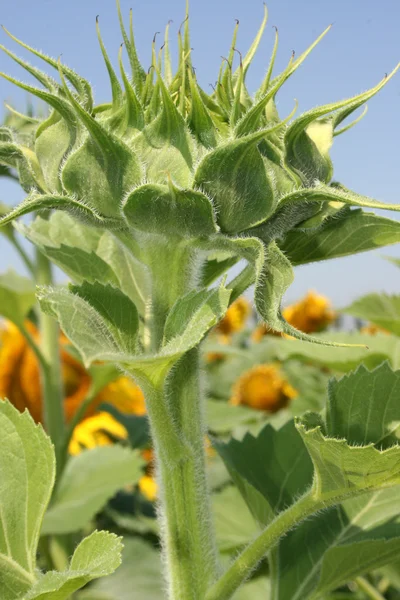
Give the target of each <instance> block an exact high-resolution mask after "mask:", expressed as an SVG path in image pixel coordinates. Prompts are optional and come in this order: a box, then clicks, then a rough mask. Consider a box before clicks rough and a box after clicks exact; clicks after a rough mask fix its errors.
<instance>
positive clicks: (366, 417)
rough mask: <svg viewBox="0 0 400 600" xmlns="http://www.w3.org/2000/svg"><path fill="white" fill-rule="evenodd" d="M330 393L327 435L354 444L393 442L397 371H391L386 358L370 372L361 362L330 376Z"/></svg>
mask: <svg viewBox="0 0 400 600" xmlns="http://www.w3.org/2000/svg"><path fill="white" fill-rule="evenodd" d="M355 382H356V383H355ZM329 396H330V402H329V404H328V408H327V413H326V425H327V434H328V435H332V436H334V437H335V438H343V439H346V440H347V441H348V442H349V443H350V444H353V445H356V444H363V445H366V444H379V446H380V447H381V448H389V447H390V446H392V445H393V444H395V443H396V441H397V439H398V436H397V435H396V430H397V428H398V424H399V422H400V404H399V402H398V399H399V397H400V371H392V369H391V368H390V366H389V363H388V362H384V363H383V364H382V365H381V366H380V367H378V368H377V369H375V370H374V371H372V372H371V371H368V370H367V369H366V368H365V367H364V366H363V365H361V366H360V367H359V368H358V369H357V371H356V372H355V373H354V374H351V375H346V376H345V377H343V378H342V379H340V380H339V381H336V380H331V382H330V385H329ZM366 398H367V401H366Z"/></svg>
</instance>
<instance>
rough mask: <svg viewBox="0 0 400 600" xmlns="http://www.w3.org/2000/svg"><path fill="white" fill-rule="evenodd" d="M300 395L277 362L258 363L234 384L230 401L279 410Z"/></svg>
mask: <svg viewBox="0 0 400 600" xmlns="http://www.w3.org/2000/svg"><path fill="white" fill-rule="evenodd" d="M297 395H298V393H297V390H295V389H294V388H293V387H292V386H291V385H290V383H289V382H288V381H287V379H286V378H285V376H284V375H283V374H282V371H281V369H280V367H279V364H277V363H269V364H264V365H257V366H255V367H253V368H251V369H249V370H248V371H246V372H245V373H243V375H241V377H239V379H238V380H237V382H236V383H235V385H234V386H233V392H232V397H231V399H230V403H231V404H234V405H239V404H244V405H246V406H250V407H251V408H255V409H258V410H265V411H267V412H271V413H274V412H277V411H278V410H281V409H282V408H285V407H286V406H287V405H288V404H289V402H290V401H291V400H292V399H293V398H295V397H296V396H297Z"/></svg>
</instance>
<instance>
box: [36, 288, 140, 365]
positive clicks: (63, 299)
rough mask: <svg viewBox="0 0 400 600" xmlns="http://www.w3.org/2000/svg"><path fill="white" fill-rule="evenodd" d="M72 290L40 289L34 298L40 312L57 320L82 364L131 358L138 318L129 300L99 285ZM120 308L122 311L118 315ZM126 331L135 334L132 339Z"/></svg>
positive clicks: (120, 293)
mask: <svg viewBox="0 0 400 600" xmlns="http://www.w3.org/2000/svg"><path fill="white" fill-rule="evenodd" d="M71 289H72V291H67V290H66V289H61V288H59V289H56V288H55V289H51V288H39V291H38V294H37V296H38V299H39V302H40V305H41V307H42V310H43V311H44V312H46V313H47V314H49V315H51V316H53V317H54V318H56V319H58V321H59V323H60V325H61V328H62V330H63V331H64V333H65V334H66V335H67V336H68V337H69V338H70V340H71V341H72V343H73V345H74V346H75V347H76V348H77V349H78V351H79V352H80V354H81V355H82V358H83V360H84V363H85V365H86V366H89V365H90V364H91V363H92V362H93V361H95V360H108V361H111V362H118V361H119V360H121V358H123V357H132V354H131V353H132V352H133V351H134V350H135V348H136V333H137V323H138V317H137V312H136V308H135V306H134V304H132V302H131V301H130V300H129V298H128V297H127V296H125V295H124V294H123V293H122V292H121V291H120V290H118V289H117V288H112V287H111V286H110V285H102V284H100V283H95V284H89V283H86V284H83V286H82V287H81V288H78V287H77V286H74V287H72V288H71ZM74 292H75V293H74ZM86 298H88V299H89V301H88V300H86ZM91 302H95V305H94V306H92V304H91ZM97 308H98V309H99V310H100V312H98V310H97ZM121 309H124V310H125V312H120V310H121ZM129 332H130V333H132V334H133V332H136V333H135V336H134V337H131V335H130V333H129Z"/></svg>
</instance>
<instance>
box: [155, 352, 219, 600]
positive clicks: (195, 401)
mask: <svg viewBox="0 0 400 600" xmlns="http://www.w3.org/2000/svg"><path fill="white" fill-rule="evenodd" d="M145 395H146V397H147V403H148V414H149V418H150V423H151V427H152V432H153V438H154V446H155V450H156V457H157V466H158V477H159V481H160V490H161V498H160V502H161V506H160V518H161V523H162V531H163V546H164V548H163V550H164V555H165V560H166V565H167V573H168V577H169V581H168V584H169V592H170V596H169V597H170V598H171V600H204V598H205V595H206V591H207V589H208V588H209V587H210V585H212V583H213V582H214V581H215V580H216V577H217V553H216V550H215V543H214V539H215V537H214V534H213V529H212V519H211V511H210V505H209V493H208V486H207V477H206V465H205V460H206V459H205V449H204V448H205V427H204V419H203V414H202V406H201V394H200V386H199V361H198V350H197V349H196V350H192V351H190V352H189V353H188V354H187V355H185V356H184V357H183V358H182V359H181V361H180V362H179V363H178V365H177V366H176V367H175V369H174V370H173V372H172V373H171V375H170V377H169V378H167V381H166V382H165V385H164V388H163V390H159V391H158V393H155V394H154V393H153V394H152V393H151V392H150V393H149V390H147V394H146V392H145ZM155 403H157V404H158V410H155V407H154V404H155ZM161 403H163V404H164V406H165V405H166V412H167V413H168V419H169V426H168V427H172V429H173V431H175V432H176V436H177V437H176V438H175V440H174V441H173V443H170V441H169V436H168V435H166V427H165V425H166V420H165V417H164V419H160V413H159V407H160V404H161ZM177 440H178V442H177ZM171 441H172V440H171ZM177 444H179V447H180V450H181V451H180V452H179V453H178V454H177V452H176V448H177Z"/></svg>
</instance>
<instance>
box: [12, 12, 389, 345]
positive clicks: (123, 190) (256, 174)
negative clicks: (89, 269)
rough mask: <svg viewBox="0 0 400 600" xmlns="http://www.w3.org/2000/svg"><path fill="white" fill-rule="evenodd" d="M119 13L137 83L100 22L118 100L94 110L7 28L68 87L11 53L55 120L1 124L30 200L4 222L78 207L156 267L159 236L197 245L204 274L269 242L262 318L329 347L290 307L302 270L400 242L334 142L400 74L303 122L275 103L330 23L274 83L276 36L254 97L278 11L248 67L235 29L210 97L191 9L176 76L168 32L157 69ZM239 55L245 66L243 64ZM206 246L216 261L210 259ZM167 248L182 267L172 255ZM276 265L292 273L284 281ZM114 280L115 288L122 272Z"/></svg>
mask: <svg viewBox="0 0 400 600" xmlns="http://www.w3.org/2000/svg"><path fill="white" fill-rule="evenodd" d="M118 11H119V17H120V24H121V30H122V37H123V40H124V45H125V50H126V52H127V55H128V59H129V63H130V67H131V75H130V76H129V75H128V74H127V73H126V71H125V67H124V65H123V57H122V47H121V51H120V53H119V57H118V70H115V69H114V67H113V65H112V62H111V60H110V58H109V56H108V54H107V50H106V48H105V46H104V44H103V41H102V38H101V33H100V26H99V22H97V33H98V37H99V42H100V49H101V53H102V55H103V58H104V61H105V65H106V69H107V73H108V76H109V79H110V87H111V100H110V102H109V103H107V104H102V105H100V106H96V105H95V104H94V101H93V94H92V90H91V88H90V85H89V83H88V82H87V81H86V80H85V79H84V78H83V77H81V76H80V75H78V74H77V73H76V72H75V71H73V70H72V69H70V68H69V67H67V66H65V65H63V64H62V63H61V61H56V60H54V59H52V58H50V57H48V56H47V55H45V54H43V53H42V52H39V51H37V50H35V49H34V48H32V47H30V46H28V45H27V44H25V43H24V42H22V41H20V40H18V39H17V38H16V37H14V36H13V35H12V34H11V33H9V32H8V31H7V30H6V33H7V34H8V35H9V36H10V37H11V38H12V40H13V41H14V42H16V43H17V44H19V45H20V46H22V47H23V48H25V49H27V50H29V51H30V52H31V53H33V54H34V55H35V56H36V57H37V58H39V59H41V60H42V61H43V62H44V63H45V64H46V65H47V66H48V67H52V68H53V69H54V71H55V73H53V75H57V70H58V75H59V78H58V81H57V79H56V78H54V77H51V76H49V75H48V74H46V73H45V72H44V71H42V70H40V69H39V68H37V67H33V66H31V65H30V64H29V63H27V62H25V61H24V60H23V59H21V58H19V57H18V56H17V55H16V54H15V53H14V52H12V51H11V50H9V49H7V48H5V47H3V46H2V49H3V50H4V51H5V52H6V53H7V54H8V56H9V57H10V58H11V59H13V60H15V61H16V62H17V63H18V64H19V65H21V66H22V67H24V68H25V69H26V70H27V71H28V72H29V73H30V74H31V75H33V76H34V78H36V80H37V81H38V83H39V84H40V85H39V86H38V87H36V86H34V85H30V84H29V85H28V84H24V83H21V82H20V81H19V80H15V79H13V78H12V77H9V76H8V75H6V74H2V76H3V77H5V78H6V79H8V80H9V81H13V82H14V83H15V84H16V85H19V86H20V87H22V88H23V89H25V90H27V91H28V92H30V93H31V94H33V95H36V96H37V97H39V98H41V99H42V100H43V101H44V102H46V103H47V104H48V106H49V110H50V112H49V114H48V115H47V116H43V115H42V116H40V117H39V118H36V117H33V116H32V114H29V115H27V116H26V117H25V118H24V116H23V115H20V114H19V113H16V111H14V110H12V112H10V116H9V119H8V122H7V125H8V127H3V128H2V129H1V132H0V140H1V141H0V164H2V165H4V167H3V168H4V169H7V170H8V171H5V172H4V173H5V174H11V175H12V174H13V173H15V172H17V174H18V177H19V179H20V181H21V184H22V185H23V187H24V189H25V190H26V192H27V198H26V200H25V201H24V202H23V203H22V204H21V205H20V206H18V207H16V208H15V209H13V210H12V211H11V212H10V213H9V214H7V215H5V216H3V217H2V219H1V220H0V224H3V225H6V224H7V223H9V222H10V221H12V220H13V219H15V218H17V217H18V216H21V215H23V214H26V213H29V212H32V211H35V212H38V211H47V212H48V210H49V209H54V210H59V211H66V212H69V213H70V215H71V216H72V217H73V219H74V220H80V221H81V222H82V223H84V224H85V225H86V226H87V225H91V226H95V227H97V228H99V229H100V230H108V231H111V232H114V233H115V234H116V235H117V236H119V238H120V239H121V236H123V237H124V240H125V245H127V246H128V247H129V248H130V251H131V252H130V253H131V254H133V255H135V256H134V258H135V259H137V260H138V262H140V263H141V264H142V265H145V266H149V267H150V271H151V268H152V265H151V262H152V261H151V258H150V257H149V253H148V252H147V250H148V249H149V248H150V247H151V246H152V245H153V242H154V240H156V241H157V243H158V241H159V240H160V239H161V240H164V250H162V249H161V250H160V251H161V252H163V251H166V250H165V247H166V246H167V245H168V244H173V245H175V246H181V247H184V248H186V250H187V253H186V254H187V255H188V256H189V254H190V261H191V262H192V263H193V262H194V260H195V257H197V259H196V260H197V264H198V267H199V268H202V269H203V270H204V269H207V263H208V254H210V252H211V248H212V249H213V251H214V252H215V251H218V248H220V249H222V250H223V246H224V244H226V240H227V239H232V241H233V240H235V241H236V240H237V239H238V238H239V239H244V240H245V239H246V238H247V237H249V236H250V237H252V238H256V239H257V240H259V250H258V251H257V252H256V254H255V255H254V254H253V258H252V260H249V262H250V265H251V269H253V276H252V278H250V279H252V281H251V282H253V281H254V280H255V282H256V291H255V297H256V300H257V302H256V304H257V308H258V311H259V313H260V316H261V318H262V319H264V320H266V321H268V322H269V323H270V325H271V326H273V327H274V328H275V329H276V330H278V331H285V332H286V333H289V334H290V335H293V336H296V337H301V338H302V339H307V340H309V341H315V342H317V343H322V342H321V340H317V339H312V338H310V337H309V336H305V335H300V334H299V333H298V332H296V330H294V329H293V328H290V327H288V325H287V324H285V322H284V320H283V318H282V316H281V314H280V302H281V298H282V295H283V294H284V292H285V290H286V287H287V286H288V285H289V284H290V282H291V280H292V274H291V264H293V265H295V264H299V263H302V262H309V261H310V260H324V259H327V258H334V257H336V256H343V255H346V254H352V253H354V252H359V251H364V250H369V249H372V248H376V247H379V246H382V245H386V244H392V243H395V242H397V241H398V240H399V239H400V232H399V229H398V224H397V223H396V222H392V221H389V220H388V219H383V218H382V217H378V216H375V215H374V214H373V213H364V212H363V210H362V209H363V208H387V209H391V210H398V208H399V207H398V206H397V205H389V204H383V203H380V202H378V201H376V200H372V199H370V198H365V197H363V196H359V195H357V194H355V193H353V192H351V191H350V190H347V189H346V188H344V187H343V186H341V185H338V184H337V182H334V180H333V165H332V161H331V159H330V156H329V151H330V148H331V146H332V143H333V141H334V137H335V136H336V135H339V134H341V133H343V132H344V131H346V130H347V129H349V127H350V126H351V125H352V123H350V125H345V126H344V127H343V126H341V124H342V122H343V121H344V120H345V119H347V118H348V117H349V116H351V115H352V113H354V111H356V110H357V109H359V108H360V107H362V106H363V105H364V104H365V103H366V102H367V101H368V100H369V99H370V98H372V97H373V96H374V95H375V94H376V93H377V92H378V91H379V90H380V89H381V88H382V87H383V86H384V85H385V84H386V83H387V82H388V81H389V79H390V78H391V77H392V75H393V74H394V73H395V71H396V70H397V68H398V66H397V67H396V68H395V69H394V70H393V71H392V73H390V74H389V75H387V76H385V78H384V79H383V80H382V81H381V82H380V83H378V85H376V86H375V87H373V88H371V89H370V90H368V91H367V92H363V93H362V94H359V95H358V96H354V97H352V98H349V99H347V100H342V101H338V102H334V103H331V104H327V105H325V106H319V107H317V108H314V109H312V110H309V111H307V112H305V113H304V114H302V115H300V116H298V117H297V118H294V119H292V120H291V121H290V119H291V117H292V116H293V114H291V115H289V117H287V118H283V119H281V118H280V117H279V115H278V111H277V108H276V104H275V98H276V95H277V93H278V92H279V91H280V88H281V87H282V86H283V85H284V83H285V81H287V80H288V79H289V78H290V77H291V75H292V74H293V73H294V72H295V71H296V69H297V68H298V67H299V66H300V65H301V64H302V63H303V61H304V60H305V59H306V58H307V56H308V54H309V53H310V52H311V51H312V50H313V49H314V47H315V46H316V45H317V44H318V43H319V42H320V40H321V39H322V38H323V37H324V36H325V34H326V33H327V32H328V30H329V27H328V28H327V29H326V30H325V31H323V32H322V34H321V35H320V36H319V37H318V38H317V40H316V41H315V42H314V43H313V44H311V46H310V47H309V48H307V49H306V50H305V51H304V52H303V53H302V54H300V55H299V57H298V58H293V57H292V58H291V59H290V61H289V63H288V66H287V67H286V68H285V69H284V70H283V71H282V73H280V74H277V75H274V74H273V70H274V62H275V57H276V54H277V45H278V37H276V43H275V46H274V50H273V54H272V57H271V60H270V63H269V65H268V69H267V72H266V76H265V78H264V80H263V81H262V83H261V85H260V87H259V89H258V90H257V92H256V93H255V95H254V97H252V96H251V95H250V93H249V92H248V90H247V88H246V75H247V72H248V69H249V66H250V65H251V62H252V59H253V57H254V55H255V53H256V51H257V47H258V44H259V42H260V40H261V37H262V35H263V31H264V28H265V24H266V21H267V12H266V11H265V15H264V20H263V22H262V25H261V28H260V30H259V32H258V34H257V36H256V38H255V40H254V42H253V44H252V46H251V48H250V49H249V51H248V53H247V54H246V55H245V56H244V58H243V59H242V58H241V57H240V59H239V53H238V52H237V51H236V46H237V33H238V25H237V26H236V28H235V31H234V37H233V40H232V45H231V48H230V50H229V53H228V55H227V56H228V58H227V59H224V60H223V62H222V64H221V68H220V70H219V75H218V81H217V84H216V86H215V90H213V91H211V92H208V91H206V90H203V89H202V88H201V87H200V85H199V83H198V81H197V79H196V75H195V71H194V68H193V61H194V57H193V54H194V53H193V52H192V51H191V47H190V36H189V19H188V14H187V15H186V20H185V21H184V24H183V25H182V28H181V29H182V31H181V29H180V30H179V35H178V42H179V55H178V59H179V60H178V66H177V69H176V72H175V73H174V72H173V71H172V66H171V61H170V50H169V37H168V35H169V26H168V27H167V29H166V34H165V35H166V37H165V40H164V44H163V45H162V47H161V49H160V51H159V53H158V54H157V50H156V47H155V42H153V49H152V59H151V65H150V68H149V69H147V67H146V68H145V67H144V66H142V64H141V63H140V61H139V58H138V54H137V50H136V46H135V39H134V35H133V27H132V22H131V25H130V28H129V33H128V32H127V31H126V29H125V26H124V24H123V19H122V14H121V11H120V8H119V5H118ZM131 16H132V15H131ZM236 56H237V57H238V58H237V60H238V62H239V64H238V66H237V67H236V68H234V66H233V63H234V60H235V57H236ZM118 71H119V73H118ZM358 120H359V118H357V119H355V121H354V123H355V122H356V121H358ZM352 207H358V208H352ZM349 228H350V229H351V231H352V232H353V233H354V235H352V236H351V238H350V239H349V238H348V237H347V236H346V231H347V229H349ZM332 236H333V238H332ZM167 240H168V244H167ZM325 240H326V241H325ZM205 241H207V242H208V249H209V252H204V242H205ZM200 245H201V246H202V250H200ZM239 246H240V245H237V246H236V248H235V244H232V245H231V256H232V259H233V261H234V260H235V259H236V260H238V259H239V258H243V253H241V251H240V247H239ZM133 247H134V248H135V251H132V249H133ZM280 248H281V249H282V250H283V252H284V254H285V258H284V256H283V255H280V254H279V249H280ZM46 251H47V252H48V253H49V254H57V253H58V252H57V250H52V249H47V250H46ZM167 253H168V256H169V261H170V262H173V261H174V256H173V252H170V251H167ZM58 254H62V253H58ZM150 254H151V252H150ZM57 260H58V259H57ZM66 260H67V259H66V258H65V259H64V262H65V261H66ZM175 260H178V259H177V258H176V257H175ZM211 260H212V259H211ZM96 261H97V263H98V267H96V265H95V259H94V257H93V260H92V263H93V268H101V267H100V261H99V259H96ZM69 262H70V263H71V259H70V261H69ZM76 262H77V263H79V262H80V261H78V260H77V261H76ZM200 263H202V265H201V264H200ZM231 265H232V260H230V261H227V262H226V264H225V265H222V266H220V270H219V272H218V275H221V274H222V272H223V268H225V269H228V268H229V267H230V266H231ZM276 269H278V270H279V271H280V272H281V273H283V271H284V272H285V274H284V275H282V277H281V276H279V277H277V276H276V275H274V270H275V271H276ZM142 271H143V266H142ZM142 278H143V277H142ZM108 279H109V280H110V279H111V281H110V283H111V284H112V285H114V284H115V279H114V280H113V278H112V276H111V277H108ZM171 285H173V283H171ZM132 294H134V291H133V290H132ZM177 295H178V294H177V293H176V294H175V297H177ZM135 296H136V297H135V299H136V300H137V302H138V304H141V306H137V309H138V310H140V312H143V310H144V305H145V304H146V303H149V302H150V295H149V290H147V291H144V297H143V294H141V296H142V297H141V298H138V296H137V294H136V295H135ZM131 297H133V296H132V295H131ZM175 299H176V298H175ZM271 299H273V300H272V302H271ZM169 308H171V306H168V307H165V310H166V311H168V310H169Z"/></svg>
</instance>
